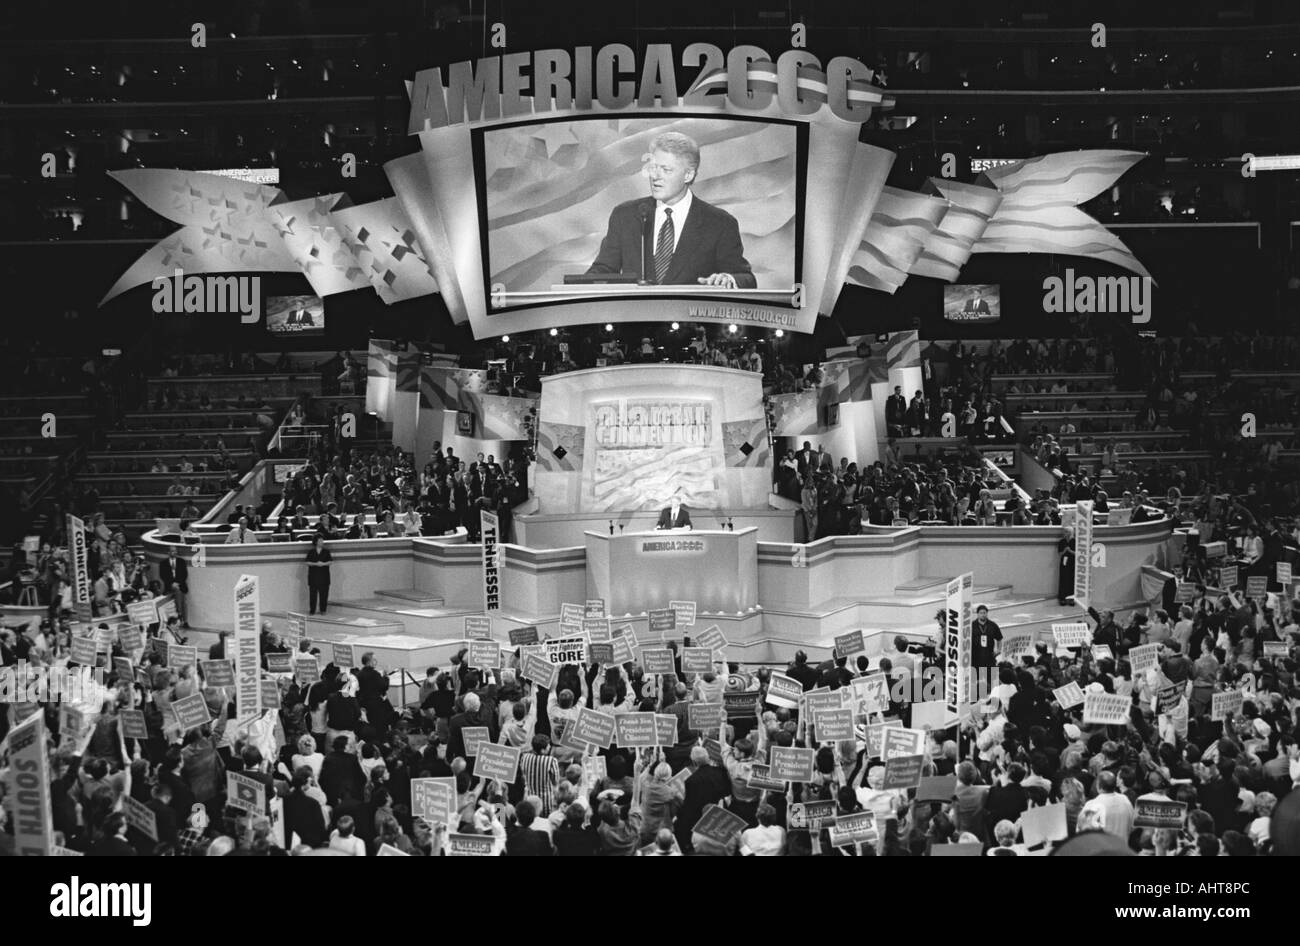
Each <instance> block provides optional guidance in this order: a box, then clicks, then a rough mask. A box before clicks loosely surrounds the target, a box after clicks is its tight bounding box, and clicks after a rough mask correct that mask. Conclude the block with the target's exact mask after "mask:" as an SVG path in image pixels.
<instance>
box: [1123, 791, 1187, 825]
mask: <svg viewBox="0 0 1300 946" xmlns="http://www.w3.org/2000/svg"><path fill="white" fill-rule="evenodd" d="M1186 821H1187V803H1186V802H1181V801H1161V800H1160V799H1158V798H1139V799H1138V800H1137V801H1136V802H1134V804H1133V827H1135V828H1181V827H1182V826H1183V824H1184V823H1186Z"/></svg>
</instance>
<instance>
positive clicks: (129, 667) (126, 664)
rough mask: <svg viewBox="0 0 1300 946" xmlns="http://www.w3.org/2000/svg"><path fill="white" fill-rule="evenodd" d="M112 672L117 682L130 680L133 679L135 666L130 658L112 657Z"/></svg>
mask: <svg viewBox="0 0 1300 946" xmlns="http://www.w3.org/2000/svg"><path fill="white" fill-rule="evenodd" d="M113 672H114V673H115V674H117V678H118V679H119V680H131V679H133V678H134V677H135V666H134V664H132V663H131V658H130V657H114V658H113Z"/></svg>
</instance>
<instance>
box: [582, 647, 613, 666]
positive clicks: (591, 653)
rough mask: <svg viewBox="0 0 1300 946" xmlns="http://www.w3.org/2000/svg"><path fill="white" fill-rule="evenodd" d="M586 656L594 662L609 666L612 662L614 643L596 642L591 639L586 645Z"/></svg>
mask: <svg viewBox="0 0 1300 946" xmlns="http://www.w3.org/2000/svg"><path fill="white" fill-rule="evenodd" d="M587 658H588V659H589V660H590V661H591V662H592V663H594V664H604V665H605V666H610V665H611V664H613V663H614V645H613V644H597V643H596V642H595V641H593V642H592V643H591V644H589V645H588V646H587Z"/></svg>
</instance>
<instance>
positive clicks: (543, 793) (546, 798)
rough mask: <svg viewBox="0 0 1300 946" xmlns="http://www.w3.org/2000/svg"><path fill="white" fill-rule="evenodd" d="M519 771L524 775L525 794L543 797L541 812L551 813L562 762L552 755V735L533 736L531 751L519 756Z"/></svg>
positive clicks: (544, 813) (543, 813)
mask: <svg viewBox="0 0 1300 946" xmlns="http://www.w3.org/2000/svg"><path fill="white" fill-rule="evenodd" d="M519 771H520V772H521V773H522V774H523V777H524V794H525V795H536V796H537V797H538V798H540V799H541V802H542V806H541V809H540V814H542V815H543V816H545V815H548V814H550V812H551V810H552V809H553V808H554V807H555V789H556V786H558V785H559V784H560V764H559V762H557V761H556V759H555V756H553V755H551V737H550V736H547V735H545V734H543V733H538V734H537V735H535V736H533V745H532V751H531V752H524V753H521V754H520V756H519Z"/></svg>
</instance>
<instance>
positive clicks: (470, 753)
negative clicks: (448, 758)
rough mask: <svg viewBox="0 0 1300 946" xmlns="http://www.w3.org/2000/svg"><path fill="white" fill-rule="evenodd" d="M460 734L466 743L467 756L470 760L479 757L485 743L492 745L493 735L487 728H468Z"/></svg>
mask: <svg viewBox="0 0 1300 946" xmlns="http://www.w3.org/2000/svg"><path fill="white" fill-rule="evenodd" d="M460 732H461V737H462V738H463V739H464V741H465V755H466V756H467V757H469V758H473V757H474V756H476V755H478V753H479V748H480V746H481V745H482V744H483V743H487V744H488V745H491V744H492V734H491V732H490V731H489V730H488V728H487V727H486V726H466V727H465V728H464V729H462V730H461V731H460Z"/></svg>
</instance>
